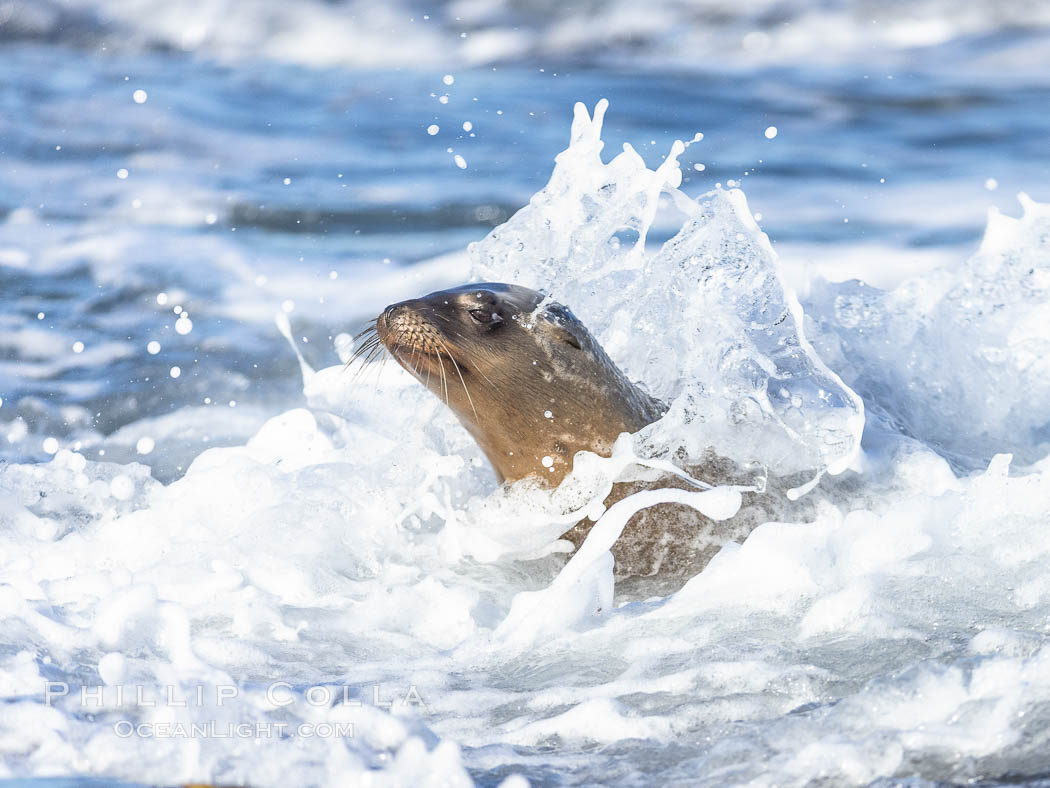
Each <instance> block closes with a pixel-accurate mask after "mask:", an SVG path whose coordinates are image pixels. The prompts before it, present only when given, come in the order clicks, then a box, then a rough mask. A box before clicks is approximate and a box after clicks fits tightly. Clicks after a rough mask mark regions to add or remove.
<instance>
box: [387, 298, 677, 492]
mask: <svg viewBox="0 0 1050 788" xmlns="http://www.w3.org/2000/svg"><path fill="white" fill-rule="evenodd" d="M376 334H377V337H378V339H379V341H380V342H382V344H383V346H384V347H385V348H386V349H387V351H389V353H390V354H391V355H392V356H393V357H394V358H395V359H396V360H397V362H398V363H399V364H400V365H401V366H403V367H404V368H405V369H406V370H408V371H409V372H410V373H412V375H414V376H415V377H416V378H417V379H418V380H419V381H420V382H421V383H423V385H425V386H426V387H427V388H428V389H430V391H432V392H433V393H434V394H436V395H437V396H438V397H439V398H440V399H441V400H442V401H443V402H445V403H446V404H447V405H448V407H449V408H451V409H452V411H453V412H454V413H455V414H456V416H457V418H458V419H459V421H460V422H461V423H462V424H463V426H465V427H466V428H467V430H468V431H469V432H470V434H471V435H472V436H473V437H474V439H475V440H476V441H477V442H478V445H479V446H481V449H482V450H483V451H484V452H485V455H486V456H487V457H488V459H489V461H490V462H491V463H492V466H493V468H494V469H495V471H496V474H497V476H498V477H499V478H500V480H508V481H516V480H518V479H521V478H524V477H526V476H536V477H538V478H539V479H541V480H542V481H544V482H545V483H548V484H557V483H558V482H560V481H561V479H562V478H563V477H564V476H565V474H566V473H568V472H569V470H571V468H572V460H573V457H574V456H575V454H576V452H578V451H593V452H595V453H598V454H604V455H608V454H609V452H610V450H611V448H612V444H613V442H614V441H615V440H616V438H617V436H619V434H620V433H622V432H636V431H638V430H639V429H641V428H642V427H644V426H645V425H646V424H649V423H651V422H653V421H655V420H656V419H657V418H659V416H660V413H661V410H662V408H661V405H660V403H658V402H657V401H656V400H653V399H652V398H651V397H649V396H648V395H647V394H645V393H644V392H643V391H641V390H639V389H638V388H637V387H635V386H634V385H633V384H632V383H631V382H630V381H629V380H628V379H627V378H626V377H625V376H624V374H623V373H622V372H621V371H620V370H619V368H617V367H616V365H615V364H613V362H612V361H611V360H610V359H609V357H608V356H607V355H606V353H605V351H604V350H603V349H602V347H601V345H599V344H598V342H597V341H596V340H595V339H594V337H592V336H591V333H590V332H589V331H588V330H587V328H586V327H585V326H584V325H583V323H581V322H580V321H579V320H578V319H577V318H576V316H575V315H573V314H572V312H571V311H569V309H567V308H566V307H565V306H563V305H561V304H559V303H556V302H555V301H553V300H551V299H550V298H549V297H547V296H545V295H544V294H543V293H539V292H537V291H535V290H530V289H529V288H527V287H521V286H519V285H511V284H499V283H492V282H484V283H479V284H468V285H462V286H460V287H454V288H451V289H449V290H440V291H438V292H435V293H430V294H429V295H426V296H423V297H422V298H414V299H411V300H408V301H402V302H400V303H397V304H391V305H390V306H388V307H387V308H386V309H385V310H384V311H383V313H382V314H381V315H380V316H379V317H378V318H377V320H376Z"/></svg>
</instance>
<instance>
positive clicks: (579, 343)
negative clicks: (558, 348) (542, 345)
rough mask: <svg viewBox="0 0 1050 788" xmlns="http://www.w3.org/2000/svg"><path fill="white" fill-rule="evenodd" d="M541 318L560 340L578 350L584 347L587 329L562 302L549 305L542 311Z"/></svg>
mask: <svg viewBox="0 0 1050 788" xmlns="http://www.w3.org/2000/svg"><path fill="white" fill-rule="evenodd" d="M540 318H541V319H542V320H543V322H544V323H545V324H546V325H547V327H548V330H549V331H550V333H551V336H552V337H554V339H556V340H557V341H558V342H564V343H565V344H566V345H572V346H573V347H574V348H576V349H577V350H580V349H582V348H583V343H584V334H585V333H586V329H584V328H583V324H582V323H580V321H579V320H577V319H576V316H575V315H574V314H573V313H572V312H570V311H569V310H568V309H566V308H565V307H563V306H562V305H561V304H551V305H549V306H548V307H546V308H545V309H544V310H543V311H542V312H541V313H540Z"/></svg>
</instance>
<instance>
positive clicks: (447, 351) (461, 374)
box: [438, 338, 481, 424]
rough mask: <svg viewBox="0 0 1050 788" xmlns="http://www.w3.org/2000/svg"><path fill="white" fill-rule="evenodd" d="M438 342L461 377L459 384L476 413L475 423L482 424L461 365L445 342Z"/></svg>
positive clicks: (439, 340)
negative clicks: (461, 385)
mask: <svg viewBox="0 0 1050 788" xmlns="http://www.w3.org/2000/svg"><path fill="white" fill-rule="evenodd" d="M438 342H440V343H441V347H443V348H445V352H446V353H448V360H449V363H450V364H452V368H453V369H454V370H456V374H457V375H459V382H460V383H462V384H463V393H464V394H466V395H467V402H469V403H470V409H471V410H472V411H474V421H476V422H477V423H478V424H480V423H481V419H480V418H478V409H477V408H475V407H474V400H473V399H472V398H471V396H470V391H469V389H467V381H465V380H464V379H463V372H462V370H460V368H459V364H457V363H456V360H455V359H454V358H452V352H451V351H450V350H449V349H448V346H447V345H446V344H445V342H444V341H443V340H441V339H440V338H439V339H438ZM438 358H440V356H438ZM442 370H444V367H442ZM445 401H446V403H447V401H448V392H447V390H446V393H445Z"/></svg>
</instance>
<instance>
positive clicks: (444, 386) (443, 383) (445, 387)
mask: <svg viewBox="0 0 1050 788" xmlns="http://www.w3.org/2000/svg"><path fill="white" fill-rule="evenodd" d="M438 341H439V342H440V341H441V340H440V339H439V340H438ZM434 355H435V356H437V360H438V364H439V365H440V369H441V387H442V389H443V390H444V392H445V405H448V376H446V375H445V362H444V361H442V360H441V352H440V351H438V352H437V353H435V354H434ZM448 360H449V361H450V362H451V363H453V364H454V363H455V362H454V361H452V356H449V357H448Z"/></svg>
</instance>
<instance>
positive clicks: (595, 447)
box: [355, 282, 775, 593]
mask: <svg viewBox="0 0 1050 788" xmlns="http://www.w3.org/2000/svg"><path fill="white" fill-rule="evenodd" d="M362 333H363V334H366V335H368V338H367V339H366V340H365V341H364V342H363V343H362V344H361V345H359V346H358V349H357V351H356V353H355V356H358V357H359V356H366V357H370V356H371V355H373V354H374V353H376V352H378V351H379V348H380V346H382V347H383V348H385V349H386V350H387V351H388V352H389V353H390V355H392V356H393V357H394V359H396V360H397V362H398V363H399V364H400V365H401V366H403V367H404V368H405V369H406V370H408V372H410V373H411V374H412V375H414V376H415V377H416V378H417V379H418V380H419V381H420V382H421V383H423V385H424V386H426V387H427V388H428V389H429V390H430V391H432V392H433V393H434V394H435V395H437V396H438V397H439V398H440V399H441V400H442V401H444V402H445V403H446V404H447V405H448V407H449V408H450V409H451V410H452V411H453V413H455V414H456V416H457V418H458V419H459V421H460V423H461V424H463V426H464V427H465V428H466V429H467V431H468V432H469V433H470V434H471V435H472V436H473V437H474V440H475V441H477V443H478V445H479V446H480V447H481V449H482V451H484V452H485V455H486V456H487V457H488V459H489V461H490V462H491V464H492V467H493V469H494V470H495V472H496V475H497V477H498V478H499V480H500V481H501V482H503V481H506V482H515V481H518V480H520V479H524V478H526V477H533V478H535V479H537V480H539V481H540V482H541V483H543V484H546V485H548V486H552V487H553V486H556V485H557V484H559V483H560V482H561V481H562V479H563V478H564V477H565V475H566V474H567V473H568V472H569V471H570V470H571V469H572V463H573V458H574V457H575V455H576V453H577V452H580V451H590V452H594V453H596V454H599V455H603V456H608V455H609V454H610V453H611V449H612V445H613V443H614V441H615V440H616V438H617V437H618V436H619V435H620V434H621V433H624V432H627V433H635V432H637V431H638V430H640V429H642V428H643V427H645V426H646V425H648V424H651V423H653V422H654V421H656V420H657V419H659V418H660V417H661V416H662V415H663V413H664V412H665V410H666V408H665V406H664V404H663V403H661V402H660V401H658V400H657V399H655V398H653V397H652V396H650V395H649V394H648V393H647V392H646V391H645V390H644V389H643V388H642V387H640V386H638V385H635V384H634V383H632V382H631V381H630V380H628V379H627V377H626V376H625V375H624V374H623V372H622V371H621V370H620V369H619V368H618V367H617V366H616V364H614V363H613V361H612V360H611V359H610V358H609V356H608V355H607V354H606V353H605V351H604V350H603V349H602V347H601V345H600V344H599V343H598V341H597V340H596V339H595V338H594V337H593V336H592V335H591V333H590V332H589V331H588V330H587V328H586V326H584V325H583V323H582V322H580V321H579V320H578V319H577V318H576V316H575V315H573V313H572V312H571V311H570V310H569V309H568V308H566V307H565V306H564V305H562V304H559V303H557V302H555V301H553V300H552V299H550V298H549V297H547V296H546V295H544V294H543V293H540V292H537V291H535V290H530V289H529V288H526V287H521V286H519V285H513V284H501V283H492V282H483V283H478V284H467V285H462V286H460V287H454V288H451V289H449V290H440V291H438V292H435V293H430V294H429V295H426V296H423V297H422V298H415V299H411V300H408V301H401V302H400V303H396V304H391V305H390V306H388V307H387V308H386V309H385V310H383V313H382V314H381V315H379V317H378V318H376V321H375V324H374V326H372V327H370V328H369V329H366V331H365V332H362ZM688 471H689V472H690V473H691V474H693V475H694V476H697V475H699V476H700V477H701V478H704V479H705V481H708V482H716V483H727V482H732V483H746V482H749V481H752V479H751V478H750V477H749V476H748V474H747V472H746V469H742V468H740V467H739V466H737V465H735V464H734V463H731V462H729V461H728V460H725V459H724V458H720V457H717V456H716V455H714V454H713V453H710V452H709V453H708V454H707V455H706V456H705V457H704V458H701V460H700V462H699V464H697V463H691V464H690V465H689V467H688ZM657 486H674V487H681V486H684V483H683V482H682V480H681V479H679V478H677V477H668V476H667V475H664V476H657V477H653V476H652V475H651V474H650V476H649V478H648V479H642V480H639V481H632V482H625V483H624V482H621V483H618V484H616V485H614V486H613V490H612V493H611V494H610V495H609V496H608V497H607V498H606V500H605V504H606V506H610V505H612V504H613V503H614V502H616V501H617V500H620V499H622V498H624V497H626V496H627V495H630V494H631V493H633V492H637V491H639V490H642V489H650V488H653V487H657ZM773 505H774V502H773V500H772V499H770V498H769V497H766V496H756V495H753V494H752V495H745V496H744V508H743V509H742V513H741V515H739V516H737V517H735V518H733V519H732V520H729V521H725V522H721V523H715V522H714V521H712V520H709V519H708V518H706V517H704V516H703V515H701V514H700V513H699V512H697V511H696V510H694V509H692V508H689V507H686V506H682V505H678V504H661V505H659V506H655V507H652V508H650V509H647V510H643V511H641V512H639V513H638V514H637V515H635V517H634V518H632V520H631V521H630V522H629V523H628V525H627V527H626V528H625V529H624V532H623V534H622V536H621V537H620V539H619V540H618V541H617V542H616V544H615V545H614V546H613V549H612V553H613V557H614V559H615V573H616V576H617V578H618V579H620V580H623V579H627V578H637V577H649V576H652V575H656V574H658V573H659V574H660V575H661V577H662V578H663V581H664V582H662V583H661V584H656V585H654V584H653V583H651V582H650V583H648V584H647V585H645V589H644V591H645V592H647V593H649V592H653V591H655V590H659V591H660V592H669V591H672V590H674V589H675V588H676V587H678V586H680V585H681V583H682V582H684V580H685V579H687V578H688V577H690V576H692V575H693V574H695V573H696V572H697V571H699V570H700V569H702V568H703V566H704V565H706V563H707V561H709V560H710V559H711V558H712V557H713V556H714V554H715V553H717V552H718V550H719V549H721V547H722V545H724V544H725V543H726V542H727V541H730V540H733V541H739V540H742V539H743V538H744V537H746V536H747V534H748V533H749V532H750V531H751V529H752V528H753V527H754V526H755V525H757V524H758V523H759V522H764V521H766V520H768V519H772V518H771V515H773V514H775V512H774V511H773V509H772V508H771V507H772V506H773ZM592 526H593V522H591V521H590V520H584V521H582V522H580V523H578V524H577V525H576V526H574V527H573V528H571V529H570V530H569V531H567V532H566V533H565V535H564V538H566V539H569V540H570V541H571V542H573V544H574V545H575V546H576V547H579V546H580V544H582V542H583V540H584V538H585V537H586V535H587V532H588V531H589V530H590V528H591V527H592ZM620 587H621V588H624V585H623V584H622V583H621V586H620Z"/></svg>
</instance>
